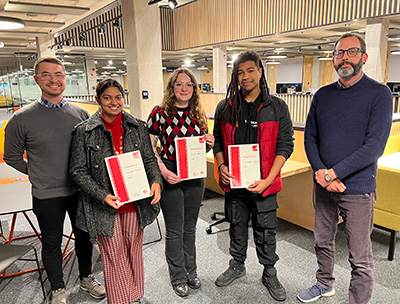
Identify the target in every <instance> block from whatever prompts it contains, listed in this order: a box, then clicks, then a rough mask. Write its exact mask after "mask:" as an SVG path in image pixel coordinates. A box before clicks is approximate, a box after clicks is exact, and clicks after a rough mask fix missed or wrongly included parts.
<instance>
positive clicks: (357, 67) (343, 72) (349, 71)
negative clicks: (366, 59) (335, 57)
mask: <svg viewBox="0 0 400 304" xmlns="http://www.w3.org/2000/svg"><path fill="white" fill-rule="evenodd" d="M345 63H347V64H350V67H346V68H344V69H342V66H343V65H344V64H345ZM362 66H363V61H362V58H360V61H358V62H357V63H353V62H350V61H343V62H341V63H339V64H338V65H334V68H335V70H336V72H337V73H338V75H339V77H340V78H342V79H344V80H349V79H351V78H352V77H353V76H356V75H357V74H358V73H360V71H361V69H362Z"/></svg>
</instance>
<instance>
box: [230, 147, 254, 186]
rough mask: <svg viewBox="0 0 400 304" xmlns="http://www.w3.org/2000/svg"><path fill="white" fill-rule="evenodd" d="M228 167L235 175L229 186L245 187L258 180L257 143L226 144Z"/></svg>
mask: <svg viewBox="0 0 400 304" xmlns="http://www.w3.org/2000/svg"><path fill="white" fill-rule="evenodd" d="M228 154H229V169H230V173H231V174H232V175H233V176H234V177H235V178H231V180H230V186H231V188H232V189H234V188H247V187H248V186H249V185H251V184H252V183H254V182H256V181H258V180H260V154H259V147H258V144H250V145H231V146H228Z"/></svg>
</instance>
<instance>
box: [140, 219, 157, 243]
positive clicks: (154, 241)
mask: <svg viewBox="0 0 400 304" xmlns="http://www.w3.org/2000/svg"><path fill="white" fill-rule="evenodd" d="M156 222H157V228H158V233H159V235H160V236H159V237H158V239H155V240H153V241H149V242H146V243H143V246H144V245H148V244H151V243H156V242H159V241H161V240H162V234H161V228H160V222H159V221H158V216H157V217H156Z"/></svg>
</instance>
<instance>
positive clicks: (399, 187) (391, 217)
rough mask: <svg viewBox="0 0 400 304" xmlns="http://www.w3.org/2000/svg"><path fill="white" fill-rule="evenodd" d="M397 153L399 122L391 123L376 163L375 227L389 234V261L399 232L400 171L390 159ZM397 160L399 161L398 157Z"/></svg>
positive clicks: (398, 150) (399, 144) (392, 255)
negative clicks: (386, 160)
mask: <svg viewBox="0 0 400 304" xmlns="http://www.w3.org/2000/svg"><path fill="white" fill-rule="evenodd" d="M398 152H400V121H398V122H394V123H393V125H392V130H391V134H390V137H389V140H388V142H387V145H386V148H385V152H384V154H383V155H384V156H383V157H382V161H379V162H378V164H379V167H378V176H377V189H376V194H377V199H376V203H375V206H374V211H375V214H374V224H375V226H376V227H377V228H381V229H384V230H386V231H389V232H390V243H389V254H388V260H390V261H392V260H393V258H394V249H395V245H396V233H397V231H400V169H398V167H397V169H395V166H396V164H395V161H393V160H391V159H390V158H391V157H393V156H395V155H397V153H398ZM394 153H396V154H394ZM385 158H386V159H387V158H389V164H387V163H386V164H384V165H383V160H385ZM397 159H400V156H399V157H398V158H397ZM380 164H382V165H380ZM397 166H398V164H397Z"/></svg>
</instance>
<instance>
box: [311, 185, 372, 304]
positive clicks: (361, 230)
mask: <svg viewBox="0 0 400 304" xmlns="http://www.w3.org/2000/svg"><path fill="white" fill-rule="evenodd" d="M375 200H376V194H375V192H371V193H366V194H342V193H335V192H329V191H327V190H325V189H324V188H322V187H321V186H320V185H316V184H315V185H314V208H315V226H314V237H315V252H316V255H317V260H318V270H317V274H316V277H317V281H318V283H319V284H320V285H321V286H322V287H324V288H328V287H331V286H332V285H333V283H334V281H335V278H334V277H333V267H334V264H335V261H334V256H335V236H336V232H337V225H338V220H339V215H340V216H341V217H342V218H343V221H344V224H345V234H346V238H347V243H348V248H349V253H350V254H349V262H350V264H351V268H352V271H351V280H350V287H349V304H366V303H368V301H369V299H370V298H371V295H372V288H373V281H374V278H373V266H374V264H373V256H372V244H371V233H372V229H373V225H374V203H375Z"/></svg>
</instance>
